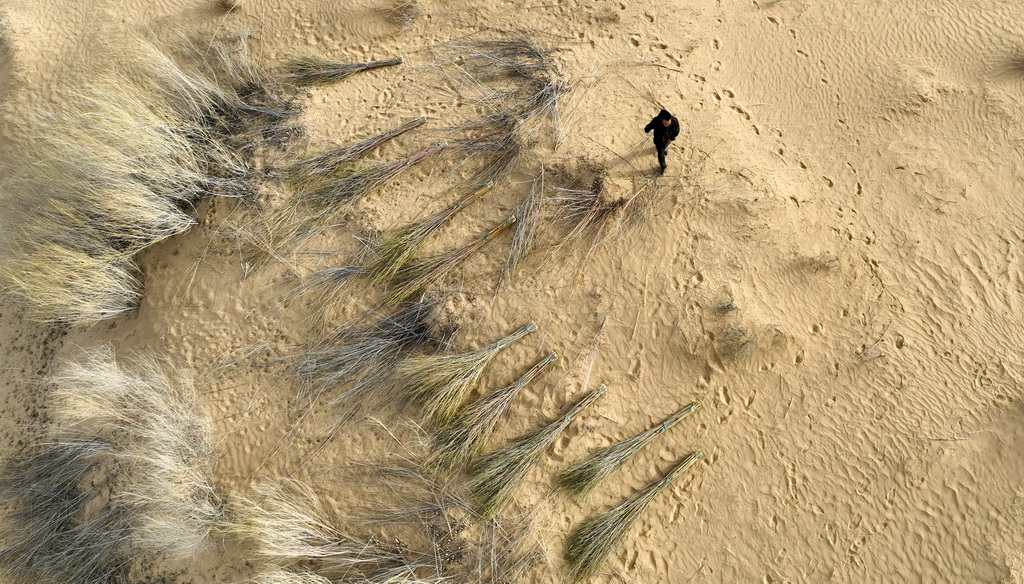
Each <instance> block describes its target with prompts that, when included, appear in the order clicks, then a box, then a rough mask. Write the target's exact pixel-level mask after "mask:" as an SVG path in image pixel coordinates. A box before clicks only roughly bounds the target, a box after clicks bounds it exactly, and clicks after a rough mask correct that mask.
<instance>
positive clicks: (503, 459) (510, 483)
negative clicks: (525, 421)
mask: <svg viewBox="0 0 1024 584" xmlns="http://www.w3.org/2000/svg"><path fill="white" fill-rule="evenodd" d="M604 392H605V387H604V386H603V385H600V386H598V387H597V388H596V389H594V390H593V391H592V392H590V393H588V394H587V395H586V396H584V397H583V398H582V399H581V400H580V401H578V402H577V403H576V404H575V405H574V406H573V407H572V408H570V409H569V411H567V412H566V413H565V414H564V415H563V416H562V417H560V418H558V419H557V420H555V421H554V422H551V423H550V424H547V425H546V426H542V427H540V428H537V429H536V430H533V431H531V432H529V433H527V434H525V435H523V436H521V437H519V438H517V439H515V440H513V441H512V442H510V443H509V444H508V445H506V446H504V447H502V448H501V449H499V450H495V451H493V452H490V453H488V454H485V455H484V456H482V457H481V458H478V459H477V460H476V461H474V462H473V463H472V464H471V465H470V467H469V472H470V474H471V475H472V478H471V479H470V483H469V485H470V490H471V491H472V492H473V494H474V495H475V496H476V498H477V501H479V503H480V514H481V515H482V516H483V517H485V518H488V519H489V518H492V517H494V515H495V514H496V513H497V512H498V511H499V510H500V509H501V507H502V506H503V505H504V504H505V502H506V501H507V500H508V498H509V496H511V494H512V491H513V490H514V489H515V487H516V486H517V485H518V484H519V483H520V482H522V480H523V478H524V477H525V476H526V473H527V472H529V470H530V468H532V467H533V465H534V464H536V463H537V461H538V460H539V459H540V457H541V455H543V454H544V451H545V450H547V448H548V447H549V446H551V444H552V443H554V441H555V439H556V438H558V435H559V434H560V433H561V432H562V430H564V429H565V428H566V427H567V426H568V425H569V424H570V423H571V422H572V421H573V419H575V418H576V416H578V415H579V414H580V413H581V412H582V411H583V410H584V409H586V407H587V406H589V405H590V404H591V403H593V402H594V400H596V399H597V398H599V397H601V395H603V394H604Z"/></svg>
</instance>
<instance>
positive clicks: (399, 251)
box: [366, 184, 491, 284]
mask: <svg viewBox="0 0 1024 584" xmlns="http://www.w3.org/2000/svg"><path fill="white" fill-rule="evenodd" d="M490 190H491V184H486V185H484V186H482V187H480V188H479V189H477V190H476V191H474V192H472V193H469V194H467V195H464V196H462V197H461V198H459V200H458V201H456V202H455V203H452V204H451V205H449V206H448V207H445V208H444V209H441V210H440V211H438V212H437V213H434V214H433V215H431V216H429V217H427V218H426V219H422V220H420V221H414V222H412V223H407V224H406V225H403V226H401V227H398V228H395V229H391V230H388V231H385V232H384V233H383V234H381V235H380V237H378V238H377V239H376V241H374V242H373V244H372V246H371V249H370V250H369V261H368V262H367V263H366V271H367V273H368V274H369V276H370V280H371V281H373V282H374V283H376V284H387V283H388V282H390V281H391V280H393V279H394V278H395V277H396V276H397V275H398V272H399V271H400V270H401V269H402V266H405V265H406V264H408V263H409V261H410V260H412V258H413V257H414V256H415V255H416V252H418V251H419V249H420V247H422V245H423V243H424V242H425V241H426V240H427V238H428V237H430V236H431V235H432V234H433V233H434V232H436V231H437V230H438V229H440V228H442V227H444V226H445V225H446V224H447V223H448V222H449V221H451V220H452V218H453V217H455V215H456V214H458V213H459V211H462V210H463V209H465V208H466V207H468V206H469V205H471V204H472V203H473V202H475V201H476V200H477V199H479V198H480V197H482V196H483V195H484V194H486V193H487V192H488V191H490Z"/></svg>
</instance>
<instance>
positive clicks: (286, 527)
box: [229, 481, 429, 584]
mask: <svg viewBox="0 0 1024 584" xmlns="http://www.w3.org/2000/svg"><path fill="white" fill-rule="evenodd" d="M255 495H256V496H255V497H252V498H244V499H243V500H242V501H240V502H239V504H238V505H237V510H236V513H235V521H234V523H233V524H232V525H231V526H230V527H229V530H230V531H231V532H232V533H234V534H235V535H236V536H237V537H238V538H239V539H241V540H242V541H244V542H247V543H249V544H250V545H251V546H252V554H253V556H254V559H255V560H256V561H257V563H258V565H259V566H260V569H259V572H258V573H259V574H260V575H261V577H260V580H259V581H267V579H269V581H271V582H274V581H284V582H363V583H367V584H372V583H378V582H380V583H384V582H418V581H420V580H419V579H417V576H416V571H417V569H419V568H421V567H423V564H422V563H421V562H418V561H417V560H416V559H409V558H406V556H405V555H404V554H403V553H401V552H400V551H399V550H397V549H389V548H388V547H386V546H382V545H380V544H379V543H377V542H375V541H372V540H359V539H356V538H354V537H351V536H349V535H346V534H345V533H342V532H341V531H340V530H339V529H338V528H337V527H335V526H336V525H338V520H337V518H336V517H333V516H332V514H331V513H330V512H329V511H328V509H327V508H326V507H325V506H324V505H323V503H322V501H321V500H320V498H319V497H317V495H316V493H314V492H313V490H312V489H311V488H309V487H308V486H306V485H303V484H301V483H298V482H296V481H286V482H281V483H279V484H263V485H259V486H258V487H257V488H256V493H255ZM297 570H300V571H297ZM424 581H429V580H424Z"/></svg>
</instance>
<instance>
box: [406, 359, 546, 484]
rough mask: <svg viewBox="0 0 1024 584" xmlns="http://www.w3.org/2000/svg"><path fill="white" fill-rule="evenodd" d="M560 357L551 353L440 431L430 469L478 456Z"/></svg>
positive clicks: (429, 460)
mask: <svg viewBox="0 0 1024 584" xmlns="http://www.w3.org/2000/svg"><path fill="white" fill-rule="evenodd" d="M557 358H558V355H557V354H556V353H551V354H549V355H548V356H547V357H545V358H543V359H541V360H540V361H538V362H537V363H536V364H535V365H534V366H533V367H532V368H531V369H530V370H529V371H527V372H526V373H525V374H524V375H523V376H522V377H520V378H519V379H517V380H516V381H515V382H514V383H512V384H511V385H509V386H507V387H503V388H501V389H499V390H496V391H493V392H491V393H489V394H488V395H486V396H484V397H482V398H480V399H479V400H477V401H475V402H473V403H472V404H470V405H469V406H467V407H466V408H465V409H463V410H462V411H461V412H459V414H458V415H457V416H455V418H453V419H452V420H451V421H450V422H449V423H447V424H446V425H444V426H443V427H441V428H440V429H438V431H437V432H435V433H434V435H433V437H432V442H433V447H432V448H431V450H430V454H428V455H427V461H426V464H427V466H429V467H432V468H436V469H439V470H445V471H450V470H452V469H453V468H455V467H456V466H458V465H460V464H462V463H464V462H466V461H467V460H469V459H470V458H472V457H473V456H475V455H476V454H478V453H479V452H480V449H482V448H483V447H484V445H485V444H486V443H487V439H488V438H490V437H491V434H492V433H493V432H494V428H495V426H497V424H498V421H499V420H501V418H502V416H504V415H505V412H506V411H508V407H509V405H511V404H512V400H513V399H514V398H515V396H516V395H517V394H518V393H519V391H520V390H521V389H523V388H524V387H526V384H528V383H530V382H531V381H533V380H534V379H535V378H536V377H537V376H538V375H540V374H541V373H543V371H544V370H545V369H547V367H548V366H549V365H551V363H553V362H554V361H555V359H557Z"/></svg>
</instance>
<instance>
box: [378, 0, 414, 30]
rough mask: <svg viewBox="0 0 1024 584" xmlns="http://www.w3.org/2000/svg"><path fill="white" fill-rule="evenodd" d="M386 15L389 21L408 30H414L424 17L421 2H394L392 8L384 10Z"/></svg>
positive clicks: (401, 0) (410, 0) (406, 0)
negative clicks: (417, 22)
mask: <svg viewBox="0 0 1024 584" xmlns="http://www.w3.org/2000/svg"><path fill="white" fill-rule="evenodd" d="M384 14H385V16H387V18H388V20H390V21H391V22H393V23H395V24H397V25H400V26H401V27H402V30H406V29H410V28H412V26H413V25H414V24H416V21H417V20H419V18H420V17H421V16H423V7H422V6H420V3H419V0H394V1H393V2H392V3H391V6H390V7H389V8H386V9H385V10H384Z"/></svg>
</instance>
